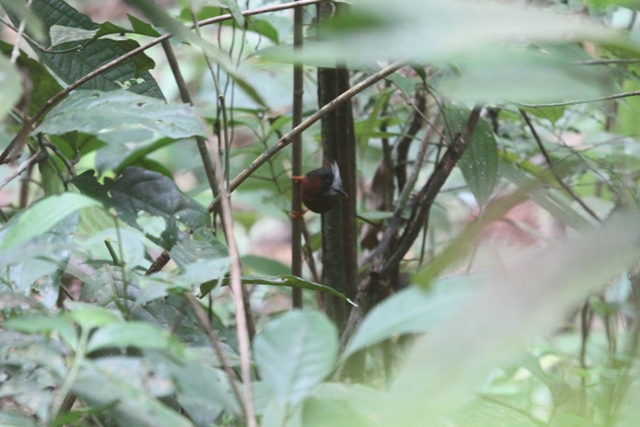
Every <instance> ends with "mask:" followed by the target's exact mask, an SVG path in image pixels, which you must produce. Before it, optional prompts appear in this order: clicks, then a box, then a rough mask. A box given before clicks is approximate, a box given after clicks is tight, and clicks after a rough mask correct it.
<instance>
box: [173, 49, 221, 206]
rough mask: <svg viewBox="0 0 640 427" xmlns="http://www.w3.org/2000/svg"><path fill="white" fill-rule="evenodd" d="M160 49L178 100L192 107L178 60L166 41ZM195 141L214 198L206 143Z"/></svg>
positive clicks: (213, 177) (215, 184) (214, 185)
mask: <svg viewBox="0 0 640 427" xmlns="http://www.w3.org/2000/svg"><path fill="white" fill-rule="evenodd" d="M162 48H163V49H164V52H165V55H166V57H167V62H168V63H169V67H170V68H171V72H172V73H173V78H174V79H175V81H176V84H177V85H178V90H179V91H180V98H181V99H182V101H183V102H186V103H187V104H191V105H193V100H192V99H191V94H190V93H189V89H188V87H187V83H186V82H185V80H184V77H183V76H182V72H181V71H180V66H179V65H178V60H177V58H176V55H175V53H174V52H173V47H171V43H170V42H169V41H168V40H165V41H163V42H162ZM195 140H196V145H197V147H198V153H199V154H200V159H201V160H202V164H203V166H204V171H205V175H206V176H207V180H208V182H209V188H210V189H211V193H212V194H213V197H216V196H217V195H218V182H217V181H216V172H215V170H214V167H213V162H212V161H211V155H210V154H209V149H208V148H207V142H206V141H205V139H204V138H203V137H201V136H196V137H195Z"/></svg>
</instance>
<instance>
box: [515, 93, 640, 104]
mask: <svg viewBox="0 0 640 427" xmlns="http://www.w3.org/2000/svg"><path fill="white" fill-rule="evenodd" d="M639 95H640V90H635V91H633V92H621V93H616V94H613V95H607V96H603V97H601V98H592V99H576V100H573V101H563V102H549V103H548V104H523V103H516V105H518V106H520V107H526V108H547V107H566V106H568V105H579V104H588V103H591V102H602V101H612V100H614V99H621V98H628V97H630V96H639Z"/></svg>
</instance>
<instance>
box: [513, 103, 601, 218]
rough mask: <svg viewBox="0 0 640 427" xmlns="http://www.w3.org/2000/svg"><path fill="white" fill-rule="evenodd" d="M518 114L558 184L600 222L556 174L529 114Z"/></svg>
mask: <svg viewBox="0 0 640 427" xmlns="http://www.w3.org/2000/svg"><path fill="white" fill-rule="evenodd" d="M520 115H521V116H522V118H523V119H524V121H525V123H526V124H527V127H529V130H530V131H531V134H532V135H533V139H535V141H536V144H538V148H539V149H540V152H541V153H542V156H543V157H544V159H545V161H546V162H547V165H549V169H550V170H551V174H552V175H553V177H554V178H555V179H556V181H557V182H558V184H560V186H561V187H562V188H564V190H565V191H566V192H567V193H568V194H569V195H570V196H571V198H572V199H573V200H575V201H576V202H578V204H579V205H580V206H582V209H584V210H585V212H587V213H588V214H589V215H590V216H591V217H592V218H593V219H595V220H596V221H598V222H602V220H601V219H600V218H599V217H598V215H597V214H596V213H595V212H594V211H593V210H592V209H591V208H590V207H589V206H588V205H587V204H586V203H585V202H584V201H583V200H582V199H581V198H580V196H578V195H577V194H576V193H575V192H574V191H573V190H572V189H571V187H569V186H568V185H567V184H566V183H565V182H564V181H563V180H562V178H561V177H560V175H558V172H557V171H556V168H555V167H554V164H553V163H552V162H551V157H549V153H548V152H547V149H546V148H544V145H543V144H542V140H541V139H540V136H539V135H538V132H537V131H536V129H535V127H533V123H531V120H529V116H528V115H527V113H525V112H524V111H523V110H520Z"/></svg>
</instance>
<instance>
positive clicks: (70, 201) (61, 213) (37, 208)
mask: <svg viewBox="0 0 640 427" xmlns="http://www.w3.org/2000/svg"><path fill="white" fill-rule="evenodd" d="M99 205H100V204H99V202H98V201H96V200H94V199H91V198H90V197H87V196H83V195H81V194H75V193H64V194H61V195H59V196H50V197H46V198H44V199H42V200H40V201H39V202H38V203H35V204H33V205H32V206H30V207H29V208H28V209H26V210H24V211H23V212H22V213H21V214H20V215H16V216H14V217H13V218H11V220H10V221H9V222H8V223H7V224H6V225H5V228H6V230H7V231H6V233H4V235H3V237H2V240H1V241H0V249H7V248H12V247H16V246H18V245H20V244H23V243H26V242H28V241H29V240H31V239H33V238H35V237H37V236H40V235H42V234H44V233H46V232H47V231H49V230H50V229H51V228H53V227H54V226H55V225H56V224H58V223H59V222H60V221H62V220H63V219H65V218H66V217H68V216H69V215H71V214H72V213H74V212H76V211H78V210H80V209H83V208H86V207H89V206H99ZM3 230H4V229H3Z"/></svg>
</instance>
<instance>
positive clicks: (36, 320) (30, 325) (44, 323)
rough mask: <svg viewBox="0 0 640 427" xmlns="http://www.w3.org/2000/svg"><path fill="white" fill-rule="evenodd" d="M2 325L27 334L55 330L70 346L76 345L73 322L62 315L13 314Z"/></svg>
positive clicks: (45, 332) (46, 332)
mask: <svg viewBox="0 0 640 427" xmlns="http://www.w3.org/2000/svg"><path fill="white" fill-rule="evenodd" d="M2 327H3V328H6V329H9V330H13V331H20V332H24V333H27V334H38V333H40V334H46V335H48V334H50V333H51V332H57V333H58V334H59V335H60V337H61V338H62V339H63V340H64V341H65V343H66V344H67V345H69V346H70V347H71V348H75V347H76V346H77V334H76V331H75V329H74V326H73V324H72V323H71V322H69V321H68V320H67V319H64V318H62V317H55V316H46V315H44V314H39V313H29V314H27V315H25V316H15V317H11V318H9V319H7V320H5V321H3V322H2Z"/></svg>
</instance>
